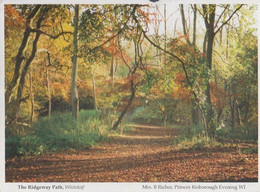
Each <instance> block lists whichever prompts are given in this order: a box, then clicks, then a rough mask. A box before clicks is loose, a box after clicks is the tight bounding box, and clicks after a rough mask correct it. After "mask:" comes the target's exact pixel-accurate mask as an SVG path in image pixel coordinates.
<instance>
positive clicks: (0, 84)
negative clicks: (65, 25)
mask: <svg viewBox="0 0 260 192" xmlns="http://www.w3.org/2000/svg"><path fill="white" fill-rule="evenodd" d="M167 2H175V3H176V4H179V3H183V4H194V3H196V4H203V3H205V4H208V3H217V4H232V3H234V4H243V3H244V4H256V5H257V6H258V12H257V15H258V17H257V25H258V27H259V26H260V19H259V16H260V14H259V6H260V0H218V1H217V0H211V1H209V0H160V1H159V2H157V3H156V4H164V3H167ZM37 3H38V4H149V3H151V2H150V1H148V0H55V1H53V0H2V1H1V0H0V192H15V191H21V192H23V191H32V192H34V191H37V192H38V191H48V190H18V185H19V184H23V185H28V184H36V185H41V186H42V185H45V186H52V185H63V186H65V184H72V185H85V188H84V190H76V191H88V192H138V191H144V192H150V191H153V192H155V191H176V192H179V191H180V192H190V191H202V192H212V191H216V192H220V191H221V192H231V191H235V190H177V189H173V190H167V189H165V190H154V189H152V190H149V189H142V185H143V184H148V185H151V186H153V185H157V184H162V185H164V184H167V185H172V186H174V185H179V184H180V185H183V186H192V185H201V186H212V185H218V186H219V185H226V186H227V185H232V186H238V185H246V189H245V190H237V191H239V192H240V191H243V192H260V184H259V181H258V183H233V182H232V183H226V182H225V183H208V182H205V183H192V182H189V183H110V182H109V183H5V156H4V154H5V147H4V146H5V137H4V135H5V131H4V130H5V129H4V119H5V114H4V113H5V110H4V109H5V108H4V90H5V89H4V81H5V79H4V5H5V4H37ZM259 44H260V40H259V29H258V45H259ZM258 51H259V50H258ZM259 61H260V59H259V54H258V63H259ZM259 71H260V70H259V69H258V84H259V82H260V72H259ZM259 95H260V90H259V89H258V101H259ZM258 106H259V104H258ZM259 112H260V108H259V107H258V114H259ZM259 124H260V119H259V118H258V125H259ZM258 130H259V128H258ZM258 140H259V134H258ZM258 154H259V149H258ZM258 165H259V158H258ZM258 167H259V166H258ZM258 177H259V168H258ZM49 191H70V192H72V191H75V190H49Z"/></svg>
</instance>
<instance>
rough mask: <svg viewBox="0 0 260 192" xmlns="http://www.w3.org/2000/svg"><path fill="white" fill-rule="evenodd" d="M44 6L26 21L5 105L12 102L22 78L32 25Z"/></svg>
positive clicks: (39, 7)
mask: <svg viewBox="0 0 260 192" xmlns="http://www.w3.org/2000/svg"><path fill="white" fill-rule="evenodd" d="M41 7H42V5H36V6H35V8H34V9H33V10H32V12H31V14H30V15H29V16H28V18H27V19H26V29H25V31H24V35H23V40H22V43H21V45H20V47H19V50H18V53H17V55H16V62H15V69H14V74H13V77H12V80H11V82H10V84H9V85H8V87H7V89H6V92H5V105H6V106H7V104H8V103H10V102H11V96H12V93H13V89H14V88H15V87H16V85H17V82H18V79H19V78H20V73H21V66H22V64H23V63H24V61H25V52H26V51H27V49H28V43H29V40H30V34H31V25H32V22H33V20H34V18H35V16H36V15H37V14H38V13H39V12H40V9H41Z"/></svg>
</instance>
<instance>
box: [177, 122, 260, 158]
mask: <svg viewBox="0 0 260 192" xmlns="http://www.w3.org/2000/svg"><path fill="white" fill-rule="evenodd" d="M257 139H258V133H257V129H249V128H248V127H240V128H237V129H235V130H231V129H228V128H222V129H218V130H217V131H216V137H215V138H214V139H212V138H206V137H205V132H204V130H203V128H202V127H199V126H191V127H181V128H180V134H179V136H178V137H177V138H175V139H174V140H173V145H175V146H176V147H178V148H181V149H191V150H202V149H204V148H211V147H219V146H220V147H225V146H227V147H230V146H232V147H237V148H239V147H238V146H239V145H240V144H242V143H248V142H251V143H255V144H256V143H257V142H258V140H257ZM257 151H258V149H257V148H255V147H249V148H246V149H243V150H242V151H241V153H257Z"/></svg>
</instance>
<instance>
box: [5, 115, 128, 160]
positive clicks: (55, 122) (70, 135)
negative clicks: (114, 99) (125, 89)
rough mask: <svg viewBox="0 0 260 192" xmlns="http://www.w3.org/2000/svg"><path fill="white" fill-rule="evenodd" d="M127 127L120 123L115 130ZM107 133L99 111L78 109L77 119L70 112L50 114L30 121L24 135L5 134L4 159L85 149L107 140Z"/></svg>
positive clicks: (107, 126)
mask: <svg viewBox="0 0 260 192" xmlns="http://www.w3.org/2000/svg"><path fill="white" fill-rule="evenodd" d="M107 118H109V117H107ZM127 129H129V128H128V127H126V126H125V125H124V124H122V125H121V126H120V128H119V129H118V131H117V132H120V133H123V132H125V130H126V131H127ZM109 132H111V126H110V124H109V123H107V119H106V118H103V117H102V116H101V112H99V111H95V110H81V111H80V112H79V117H78V120H77V121H76V120H75V119H74V118H73V117H72V115H71V114H70V113H56V114H52V116H51V117H50V118H49V117H42V118H40V119H39V120H38V121H37V122H35V123H33V125H32V127H31V128H30V130H28V131H27V134H26V135H24V136H19V135H14V136H11V137H7V138H6V158H11V157H15V156H27V155H38V154H43V153H50V152H55V151H62V150H66V149H84V148H89V147H91V146H94V145H96V144H97V143H98V142H101V141H104V140H107V138H108V137H107V136H108V134H109Z"/></svg>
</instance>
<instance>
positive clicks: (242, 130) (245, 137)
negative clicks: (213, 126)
mask: <svg viewBox="0 0 260 192" xmlns="http://www.w3.org/2000/svg"><path fill="white" fill-rule="evenodd" d="M216 135H217V138H218V139H219V140H233V141H245V142H257V140H258V128H257V127H251V126H249V125H244V126H241V127H237V128H236V129H231V128H227V127H226V128H222V129H219V130H217V132H216Z"/></svg>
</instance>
